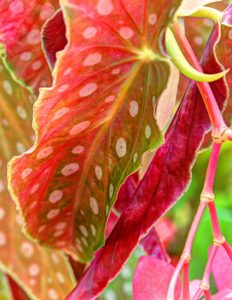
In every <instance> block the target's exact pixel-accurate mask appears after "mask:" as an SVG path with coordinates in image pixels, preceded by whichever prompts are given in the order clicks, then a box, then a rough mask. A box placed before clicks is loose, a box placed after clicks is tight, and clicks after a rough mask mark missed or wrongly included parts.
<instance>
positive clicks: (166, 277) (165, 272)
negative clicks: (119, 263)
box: [133, 256, 181, 300]
mask: <svg viewBox="0 0 232 300" xmlns="http://www.w3.org/2000/svg"><path fill="white" fill-rule="evenodd" d="M174 270H175V268H174V267H173V266H172V265H170V264H169V263H167V262H165V261H162V260H160V259H157V258H155V257H153V256H144V257H141V258H140V259H139V261H138V265H137V267H136V270H135V274H134V279H133V299H134V300H144V299H146V300H165V299H167V292H168V286H169V283H170V280H171V277H172V274H173V272H174ZM180 292H181V287H180V280H179V281H178V284H177V287H176V292H175V299H176V300H177V299H179V297H180Z"/></svg>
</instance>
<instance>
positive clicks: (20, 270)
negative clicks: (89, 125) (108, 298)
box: [0, 59, 73, 300]
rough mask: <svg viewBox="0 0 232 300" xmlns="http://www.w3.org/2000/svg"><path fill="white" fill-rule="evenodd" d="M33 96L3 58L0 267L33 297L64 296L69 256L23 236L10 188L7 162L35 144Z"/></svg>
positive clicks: (69, 284)
mask: <svg viewBox="0 0 232 300" xmlns="http://www.w3.org/2000/svg"><path fill="white" fill-rule="evenodd" d="M33 100H34V99H33V97H32V95H31V93H30V92H29V91H28V90H27V89H26V88H25V87H23V86H22V85H20V84H19V83H18V82H16V81H14V80H13V79H12V77H11V75H10V73H9V72H8V70H7V69H6V67H5V65H4V64H3V62H2V60H1V59H0V268H1V269H2V270H3V271H4V272H5V273H7V274H9V275H10V276H12V278H14V280H15V281H16V282H17V283H18V284H19V285H20V286H21V287H22V288H23V289H24V290H25V291H26V292H27V294H28V295H30V298H31V299H50V300H54V299H57V300H58V299H60V300H63V299H64V297H65V296H66V295H67V293H68V292H69V291H70V290H71V289H72V287H73V281H72V278H71V275H70V273H69V267H68V264H67V262H66V259H65V258H64V256H63V255H61V254H60V252H58V251H51V250H48V249H45V248H42V247H41V246H39V245H38V244H35V243H34V242H32V241H30V240H28V239H27V238H26V237H25V236H24V234H23V233H22V231H21V228H22V219H21V217H20V215H19V214H18V213H17V211H16V208H15V204H14V202H13V201H12V200H11V197H10V195H9V192H8V190H7V162H8V161H9V159H10V158H11V157H12V156H13V155H16V154H17V155H18V154H19V153H21V152H23V151H25V148H27V147H29V146H30V145H31V144H32V138H33V131H32V129H31V116H32V102H33Z"/></svg>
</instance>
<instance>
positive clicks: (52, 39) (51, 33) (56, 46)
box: [42, 10, 67, 69]
mask: <svg viewBox="0 0 232 300" xmlns="http://www.w3.org/2000/svg"><path fill="white" fill-rule="evenodd" d="M65 34H66V28H65V24H64V18H63V14H62V11H61V10H58V11H57V12H56V13H55V14H54V15H53V16H52V17H51V18H50V19H49V20H48V21H47V22H46V23H45V25H44V27H43V30H42V42H43V48H44V52H45V55H46V57H47V60H48V63H49V64H50V66H51V68H52V69H53V68H54V66H55V62H56V55H57V52H59V51H61V50H63V49H64V47H65V46H66V44H67V39H66V35H65Z"/></svg>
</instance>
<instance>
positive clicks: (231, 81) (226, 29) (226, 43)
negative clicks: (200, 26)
mask: <svg viewBox="0 0 232 300" xmlns="http://www.w3.org/2000/svg"><path fill="white" fill-rule="evenodd" d="M231 27H232V4H230V5H229V6H228V7H227V9H226V10H225V12H224V14H223V21H222V42H221V43H220V44H219V46H220V47H219V48H218V51H217V54H218V57H219V59H220V62H222V63H223V64H224V66H225V68H226V69H230V72H229V73H228V74H227V75H226V80H227V84H228V88H229V98H228V101H227V107H226V109H225V111H224V114H223V115H224V118H225V120H226V121H227V124H228V125H230V124H231V119H232V50H231V49H232V47H231V42H232V39H231Z"/></svg>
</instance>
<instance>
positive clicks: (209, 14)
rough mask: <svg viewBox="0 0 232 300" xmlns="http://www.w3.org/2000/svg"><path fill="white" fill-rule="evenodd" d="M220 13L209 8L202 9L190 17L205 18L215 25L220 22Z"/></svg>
mask: <svg viewBox="0 0 232 300" xmlns="http://www.w3.org/2000/svg"><path fill="white" fill-rule="evenodd" d="M222 15H223V14H222V12H221V11H219V10H217V9H215V8H211V7H202V8H200V9H199V10H198V11H196V12H195V13H194V14H192V15H191V17H196V18H207V19H211V20H213V21H214V22H215V23H217V22H220V21H221V19H222Z"/></svg>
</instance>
